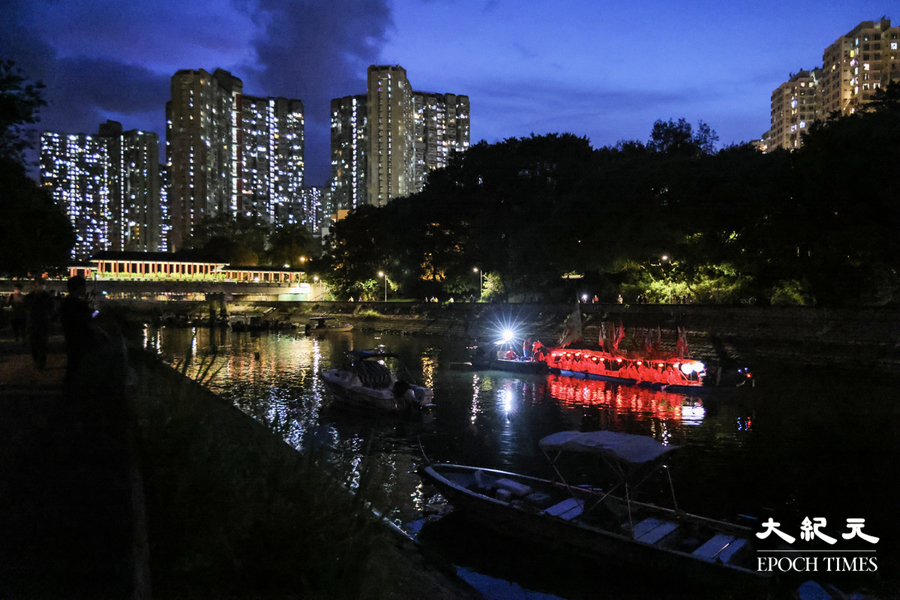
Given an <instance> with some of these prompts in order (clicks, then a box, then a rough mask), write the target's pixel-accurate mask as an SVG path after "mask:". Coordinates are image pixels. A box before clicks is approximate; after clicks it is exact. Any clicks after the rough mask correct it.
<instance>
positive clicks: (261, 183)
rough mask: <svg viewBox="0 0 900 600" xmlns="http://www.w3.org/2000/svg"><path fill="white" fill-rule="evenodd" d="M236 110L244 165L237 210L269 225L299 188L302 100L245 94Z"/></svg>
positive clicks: (301, 163)
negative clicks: (238, 115) (239, 120)
mask: <svg viewBox="0 0 900 600" xmlns="http://www.w3.org/2000/svg"><path fill="white" fill-rule="evenodd" d="M241 111H242V116H241V123H242V133H241V135H242V146H241V158H242V160H243V164H242V165H241V176H242V184H241V198H240V200H239V203H238V208H237V210H238V212H239V213H241V214H243V215H244V216H247V217H257V218H259V219H260V220H261V221H263V222H265V223H269V224H271V223H274V222H275V221H276V219H277V215H278V213H279V212H280V211H282V210H283V208H282V207H284V206H285V205H287V204H289V203H291V202H294V201H295V200H296V199H297V198H299V197H300V195H301V193H302V190H303V177H304V173H305V166H304V162H303V161H304V110H303V102H301V101H300V100H296V99H287V98H259V97H255V96H244V97H243V98H242V105H241Z"/></svg>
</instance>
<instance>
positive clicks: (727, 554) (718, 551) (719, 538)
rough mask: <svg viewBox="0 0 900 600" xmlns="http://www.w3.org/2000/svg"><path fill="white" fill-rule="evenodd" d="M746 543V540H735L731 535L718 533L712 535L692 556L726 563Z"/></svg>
mask: <svg viewBox="0 0 900 600" xmlns="http://www.w3.org/2000/svg"><path fill="white" fill-rule="evenodd" d="M746 543H747V540H746V539H743V538H740V539H735V537H734V536H733V535H726V534H724V533H720V534H718V535H714V536H713V537H712V538H710V539H709V540H707V541H706V543H705V544H703V545H702V546H700V547H699V548H697V549H696V550H694V552H693V554H694V556H698V557H700V558H708V559H709V560H716V559H718V560H720V561H722V562H728V560H729V559H731V557H732V556H734V554H735V553H736V552H737V551H738V550H740V549H741V548H742V547H743V546H744V545H745V544H746Z"/></svg>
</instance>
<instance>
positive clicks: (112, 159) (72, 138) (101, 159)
mask: <svg viewBox="0 0 900 600" xmlns="http://www.w3.org/2000/svg"><path fill="white" fill-rule="evenodd" d="M41 183H42V185H44V186H45V187H47V188H48V189H49V190H50V192H51V194H52V195H53V197H54V199H55V200H56V202H57V203H58V204H59V205H60V206H63V207H65V210H66V213H67V215H68V216H69V220H70V222H71V223H72V226H73V228H74V230H75V235H76V242H75V247H74V248H73V250H72V254H73V257H74V258H78V259H83V258H88V257H90V256H91V255H92V254H94V253H96V252H99V251H101V250H115V251H144V252H156V251H159V250H160V244H161V235H162V229H161V219H162V206H161V199H160V184H159V138H158V136H157V134H155V133H150V132H144V131H138V130H132V131H124V132H123V131H122V125H121V124H119V123H116V122H115V121H107V122H106V123H105V124H103V125H101V126H100V131H99V134H97V135H92V134H70V135H67V134H61V133H54V132H45V133H44V134H42V135H41Z"/></svg>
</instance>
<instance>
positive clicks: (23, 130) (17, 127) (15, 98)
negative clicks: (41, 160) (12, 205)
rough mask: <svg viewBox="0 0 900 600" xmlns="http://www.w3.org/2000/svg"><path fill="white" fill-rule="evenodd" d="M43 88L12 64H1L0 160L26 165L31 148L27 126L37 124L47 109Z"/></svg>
mask: <svg viewBox="0 0 900 600" xmlns="http://www.w3.org/2000/svg"><path fill="white" fill-rule="evenodd" d="M43 89H44V85H43V84H42V83H40V82H37V83H32V82H30V81H28V80H27V79H26V78H25V76H24V75H23V74H22V72H21V70H19V69H17V68H16V67H15V63H13V62H12V61H4V60H0V156H3V157H7V158H10V159H12V160H14V161H15V162H19V163H23V162H24V154H23V153H24V151H25V149H26V148H30V147H31V140H30V139H29V136H30V134H31V132H30V130H29V128H28V126H29V125H33V124H34V123H37V122H38V121H39V120H40V119H39V118H38V109H39V108H40V107H41V106H46V105H47V102H46V101H45V100H44V97H43Z"/></svg>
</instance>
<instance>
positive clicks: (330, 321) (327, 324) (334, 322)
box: [305, 316, 353, 334]
mask: <svg viewBox="0 0 900 600" xmlns="http://www.w3.org/2000/svg"><path fill="white" fill-rule="evenodd" d="M305 330H306V333H307V334H309V333H339V332H345V331H352V330H353V325H351V324H350V323H341V322H340V321H339V320H338V318H337V317H327V316H317V317H310V318H309V323H308V324H307V325H306V327H305Z"/></svg>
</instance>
